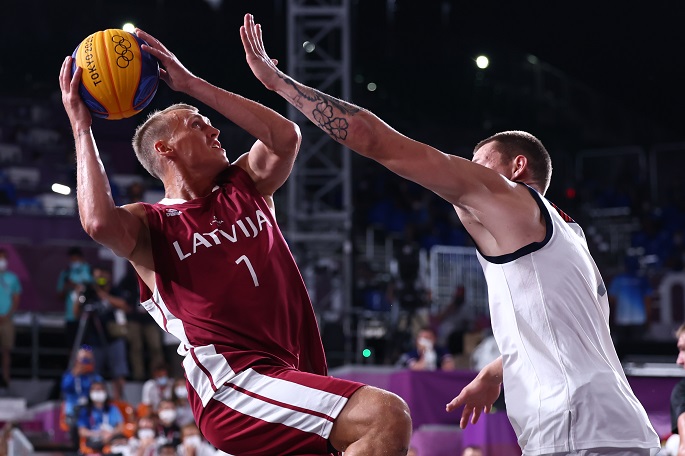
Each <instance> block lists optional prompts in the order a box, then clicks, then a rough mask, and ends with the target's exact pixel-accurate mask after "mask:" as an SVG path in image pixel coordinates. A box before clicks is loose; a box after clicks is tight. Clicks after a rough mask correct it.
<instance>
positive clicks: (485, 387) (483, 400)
mask: <svg viewBox="0 0 685 456" xmlns="http://www.w3.org/2000/svg"><path fill="white" fill-rule="evenodd" d="M500 389H501V384H500V383H493V382H488V381H486V380H484V379H483V378H481V377H480V376H479V377H476V378H475V379H474V380H473V381H472V382H471V383H469V384H468V385H466V386H465V387H464V389H462V390H461V392H460V393H459V396H457V397H455V398H454V399H452V401H451V402H450V403H449V404H447V405H446V406H445V409H446V410H447V411H448V412H451V411H453V410H456V409H457V408H459V407H461V406H462V405H463V406H464V410H463V411H462V413H461V420H460V421H459V426H460V427H461V428H462V429H464V428H466V426H467V425H468V424H469V421H471V424H476V423H477V422H478V418H480V414H481V413H482V412H485V413H489V412H490V410H491V409H492V404H494V403H495V401H496V400H497V398H498V397H499V394H500Z"/></svg>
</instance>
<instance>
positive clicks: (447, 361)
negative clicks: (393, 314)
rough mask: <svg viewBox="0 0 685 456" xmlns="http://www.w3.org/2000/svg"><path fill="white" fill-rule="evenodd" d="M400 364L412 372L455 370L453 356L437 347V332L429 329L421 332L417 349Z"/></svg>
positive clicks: (417, 337)
mask: <svg viewBox="0 0 685 456" xmlns="http://www.w3.org/2000/svg"><path fill="white" fill-rule="evenodd" d="M399 363H400V364H401V365H403V366H404V367H408V368H409V369H411V370H436V369H438V370H445V371H447V370H454V359H453V358H452V355H450V353H449V352H448V351H447V349H446V348H444V347H440V346H436V345H435V332H433V330H432V329H431V328H429V327H424V328H422V329H421V330H419V332H418V334H417V335H416V349H414V350H412V351H410V352H408V353H405V354H404V355H402V357H401V358H400V362H399Z"/></svg>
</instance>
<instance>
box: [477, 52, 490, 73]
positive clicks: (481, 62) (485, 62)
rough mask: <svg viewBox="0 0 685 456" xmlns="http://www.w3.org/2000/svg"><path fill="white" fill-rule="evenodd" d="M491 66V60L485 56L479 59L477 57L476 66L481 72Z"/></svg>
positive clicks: (480, 56)
mask: <svg viewBox="0 0 685 456" xmlns="http://www.w3.org/2000/svg"><path fill="white" fill-rule="evenodd" d="M489 65H490V59H488V58H487V57H485V56H484V55H479V56H478V57H476V66H477V67H478V68H480V69H481V70H484V69H486V68H487V67H488V66H489Z"/></svg>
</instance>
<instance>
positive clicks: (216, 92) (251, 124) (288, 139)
mask: <svg viewBox="0 0 685 456" xmlns="http://www.w3.org/2000/svg"><path fill="white" fill-rule="evenodd" d="M187 93H188V95H190V96H192V97H193V98H195V99H197V100H199V101H201V102H203V103H204V104H206V105H207V106H209V107H211V108H212V109H215V110H216V111H217V112H219V113H221V114H222V115H223V116H224V117H226V118H227V119H228V120H230V121H231V122H233V123H235V124H236V125H238V126H239V127H240V128H242V129H243V130H245V131H247V132H248V133H249V134H251V135H252V136H254V137H255V138H257V139H259V140H260V141H261V142H262V143H264V144H265V145H266V146H267V147H268V148H269V149H271V150H273V151H274V152H275V153H276V154H279V155H281V154H284V155H290V154H293V153H297V149H298V148H299V143H300V130H299V128H298V126H297V125H296V124H295V123H293V122H291V121H290V120H288V119H286V118H285V117H283V116H282V115H280V114H279V113H277V112H276V111H274V110H273V109H270V108H267V107H266V106H264V105H262V104H260V103H257V102H255V101H252V100H249V99H247V98H245V97H242V96H240V95H238V94H235V93H232V92H229V91H226V90H224V89H221V88H219V87H216V86H214V85H212V84H210V83H208V82H207V81H204V80H203V79H200V78H196V79H194V80H193V81H192V82H191V83H190V84H189V89H188V92H187Z"/></svg>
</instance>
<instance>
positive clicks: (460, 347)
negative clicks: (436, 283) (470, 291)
mask: <svg viewBox="0 0 685 456" xmlns="http://www.w3.org/2000/svg"><path fill="white" fill-rule="evenodd" d="M465 296H466V293H465V289H464V286H463V285H457V287H456V288H455V289H454V294H453V295H452V299H451V300H450V303H449V304H448V305H447V306H446V307H445V308H443V309H442V310H441V311H440V312H439V313H438V314H437V315H436V316H435V317H434V322H435V324H436V325H437V327H438V331H437V336H438V341H439V343H441V344H442V345H444V346H446V347H447V350H448V351H449V352H450V353H451V354H453V355H458V354H460V353H463V352H464V334H465V333H466V332H467V331H468V330H470V329H471V327H472V326H473V322H474V320H475V317H474V315H473V308H472V307H471V306H468V305H466V304H465Z"/></svg>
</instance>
